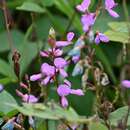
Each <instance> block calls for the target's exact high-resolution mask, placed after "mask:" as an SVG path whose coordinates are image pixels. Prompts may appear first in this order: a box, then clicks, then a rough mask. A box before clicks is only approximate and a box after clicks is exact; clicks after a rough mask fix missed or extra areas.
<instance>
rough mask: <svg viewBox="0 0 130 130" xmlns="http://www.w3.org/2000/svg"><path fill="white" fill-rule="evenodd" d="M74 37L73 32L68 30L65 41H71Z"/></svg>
mask: <svg viewBox="0 0 130 130" xmlns="http://www.w3.org/2000/svg"><path fill="white" fill-rule="evenodd" d="M73 38H74V33H73V32H69V33H68V34H67V41H69V42H71V41H72V40H73Z"/></svg>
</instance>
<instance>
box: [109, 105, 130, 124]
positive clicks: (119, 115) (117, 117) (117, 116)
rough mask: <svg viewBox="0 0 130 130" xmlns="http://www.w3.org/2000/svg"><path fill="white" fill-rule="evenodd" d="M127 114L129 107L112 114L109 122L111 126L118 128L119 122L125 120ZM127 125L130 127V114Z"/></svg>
mask: <svg viewBox="0 0 130 130" xmlns="http://www.w3.org/2000/svg"><path fill="white" fill-rule="evenodd" d="M127 112H128V107H127V106H125V107H121V108H118V109H117V110H115V111H114V112H112V113H111V114H110V116H109V120H110V122H111V125H113V126H117V124H118V122H119V121H121V120H124V119H125V116H126V114H127ZM127 125H129V126H130V114H129V117H128V122H127Z"/></svg>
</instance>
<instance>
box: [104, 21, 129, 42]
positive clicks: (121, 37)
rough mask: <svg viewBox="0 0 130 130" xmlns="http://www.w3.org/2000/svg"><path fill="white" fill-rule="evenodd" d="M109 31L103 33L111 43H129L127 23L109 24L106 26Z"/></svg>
mask: <svg viewBox="0 0 130 130" xmlns="http://www.w3.org/2000/svg"><path fill="white" fill-rule="evenodd" d="M108 26H109V27H110V30H108V31H107V32H105V34H106V35H107V36H108V37H109V39H110V40H111V41H115V42H121V43H129V38H130V36H129V28H130V24H129V23H127V22H110V23H109V24H108Z"/></svg>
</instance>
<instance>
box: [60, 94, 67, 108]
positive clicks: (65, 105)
mask: <svg viewBox="0 0 130 130" xmlns="http://www.w3.org/2000/svg"><path fill="white" fill-rule="evenodd" d="M61 105H62V107H64V108H66V107H67V106H68V100H67V98H66V97H64V96H63V97H61Z"/></svg>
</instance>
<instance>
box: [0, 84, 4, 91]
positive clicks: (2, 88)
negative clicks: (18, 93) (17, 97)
mask: <svg viewBox="0 0 130 130" xmlns="http://www.w3.org/2000/svg"><path fill="white" fill-rule="evenodd" d="M3 90H4V87H3V85H2V84H0V92H2V91H3Z"/></svg>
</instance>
